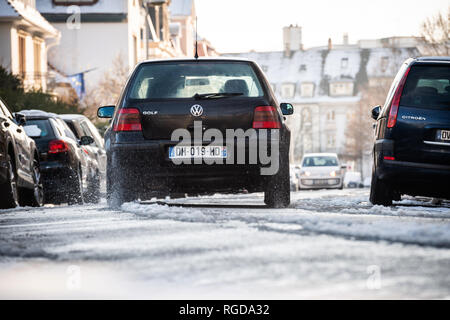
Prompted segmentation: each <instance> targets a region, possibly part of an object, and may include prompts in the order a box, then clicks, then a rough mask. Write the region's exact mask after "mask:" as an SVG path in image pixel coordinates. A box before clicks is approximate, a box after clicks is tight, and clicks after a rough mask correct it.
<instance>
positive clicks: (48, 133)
mask: <svg viewBox="0 0 450 320" xmlns="http://www.w3.org/2000/svg"><path fill="white" fill-rule="evenodd" d="M26 127H32V130H33V131H35V132H36V133H39V136H38V135H36V136H34V135H33V139H34V141H35V142H36V147H37V148H38V151H39V154H40V160H41V161H47V158H48V144H49V142H50V141H52V140H54V139H56V137H55V133H54V131H53V127H52V125H51V124H50V120H49V119H37V118H27V123H26ZM36 129H37V131H36Z"/></svg>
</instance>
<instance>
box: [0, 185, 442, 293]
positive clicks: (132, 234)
mask: <svg viewBox="0 0 450 320" xmlns="http://www.w3.org/2000/svg"><path fill="white" fill-rule="evenodd" d="M262 197H263V195H262V194H250V195H238V196H236V195H216V196H212V197H200V198H188V199H178V200H170V201H166V202H149V203H128V204H124V205H123V207H122V210H118V211H112V210H110V209H108V208H107V207H106V204H105V203H102V204H100V205H95V206H75V207H67V206H54V207H52V206H47V207H44V208H40V209H32V208H19V209H14V210H3V211H0V298H152V299H156V298H159V299H164V298H171V299H175V298H185V299H196V298H204V299H215V298H224V299H233V298H234V299H240V298H251V299H258V298H267V299H271V298H272V299H277V298H286V299H291V298H292V299H297V298H376V299H377V298H388V299H389V298H450V203H449V202H444V203H443V204H442V205H440V206H434V205H432V204H431V203H430V201H429V200H426V199H412V198H411V199H407V200H403V201H402V202H400V203H397V204H396V206H394V207H392V208H384V207H378V206H375V207H374V206H372V205H370V203H368V190H367V189H361V190H354V189H353V190H352V189H347V190H336V191H311V192H309V191H308V192H306V191H302V192H297V193H293V194H292V205H291V207H290V208H288V209H279V210H274V209H267V208H265V207H264V206H263V205H262Z"/></svg>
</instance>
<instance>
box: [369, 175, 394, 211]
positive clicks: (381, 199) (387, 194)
mask: <svg viewBox="0 0 450 320" xmlns="http://www.w3.org/2000/svg"><path fill="white" fill-rule="evenodd" d="M375 170H376V169H375V168H374V169H373V170H372V182H371V187H370V202H371V203H372V204H373V205H381V206H386V207H388V206H392V201H393V199H394V192H393V190H392V188H391V187H390V186H389V185H388V184H387V183H386V181H383V180H381V179H379V178H378V176H377V174H376V171H375Z"/></svg>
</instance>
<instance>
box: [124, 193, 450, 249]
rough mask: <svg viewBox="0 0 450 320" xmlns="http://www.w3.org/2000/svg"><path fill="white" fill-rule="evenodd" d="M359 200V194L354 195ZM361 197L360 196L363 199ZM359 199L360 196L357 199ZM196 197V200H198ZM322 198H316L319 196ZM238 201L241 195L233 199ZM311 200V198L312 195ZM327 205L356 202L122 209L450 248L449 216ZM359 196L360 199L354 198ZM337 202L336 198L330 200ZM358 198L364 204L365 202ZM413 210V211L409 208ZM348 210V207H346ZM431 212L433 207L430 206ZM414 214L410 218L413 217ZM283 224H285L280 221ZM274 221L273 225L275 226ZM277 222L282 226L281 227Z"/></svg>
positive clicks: (189, 219)
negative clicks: (294, 206) (306, 206)
mask: <svg viewBox="0 0 450 320" xmlns="http://www.w3.org/2000/svg"><path fill="white" fill-rule="evenodd" d="M356 198H358V199H360V198H359V197H356ZM361 199H362V198H361ZM361 199H360V200H361ZM201 200H202V199H199V202H200V203H198V205H201V202H202V201H201ZM323 200H324V199H322V200H320V199H314V201H323ZM237 201H239V200H237ZM311 201H313V200H311ZM325 201H326V202H328V206H329V208H333V207H334V206H335V205H336V203H338V204H339V205H340V206H341V208H342V205H343V204H344V202H345V201H354V202H353V204H352V205H349V208H347V209H339V210H338V211H334V212H333V210H326V207H325V205H322V206H321V204H320V202H319V203H316V205H315V206H316V208H317V207H320V206H321V207H322V209H323V210H315V211H312V210H311V209H314V206H313V207H312V208H310V209H309V210H302V209H292V208H291V209H276V210H275V209H267V208H263V207H256V208H255V209H253V208H251V209H249V208H232V209H228V210H223V209H222V208H220V207H219V208H217V209H216V208H213V209H211V208H201V207H199V208H195V209H193V208H190V207H188V206H186V207H182V206H183V205H182V204H180V205H181V207H179V206H168V205H161V204H139V203H135V202H134V203H126V204H124V205H123V206H122V210H123V211H125V212H129V213H134V214H136V215H138V216H141V217H147V218H150V219H168V220H174V221H181V222H195V223H199V222H200V223H215V224H218V225H230V223H233V222H241V223H245V224H247V226H248V227H251V228H257V229H259V230H260V231H262V232H264V231H265V232H280V233H289V234H293V233H294V234H295V233H298V235H302V236H307V235H314V234H323V235H329V236H340V237H345V238H350V239H358V240H369V241H374V240H375V241H379V240H381V241H389V242H400V243H404V244H417V245H426V246H435V247H450V219H444V218H439V217H432V218H431V217H429V216H426V217H421V216H414V215H416V214H417V213H418V212H419V211H420V209H419V208H409V207H406V208H403V209H395V208H392V209H391V208H385V207H380V206H369V205H368V204H367V203H365V202H364V201H363V202H364V204H360V205H358V204H356V203H355V199H353V200H349V199H348V198H347V199H346V200H345V199H342V198H341V199H334V200H333V199H328V200H325ZM358 201H359V200H358ZM334 202H336V203H334ZM363 202H362V203H363ZM410 209H414V210H417V212H414V210H413V211H412V212H413V213H412V214H411V210H410ZM426 209H427V210H431V209H436V210H439V209H441V210H442V212H439V211H436V212H435V213H434V214H437V215H444V213H445V212H447V213H446V214H447V216H449V217H450V209H449V208H426ZM345 211H348V212H345ZM431 211H433V210H431ZM411 215H413V216H412V217H408V216H411ZM283 225H286V228H283V227H282V226H283ZM274 226H276V227H274ZM280 226H281V227H280Z"/></svg>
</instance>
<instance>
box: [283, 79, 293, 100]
mask: <svg viewBox="0 0 450 320" xmlns="http://www.w3.org/2000/svg"><path fill="white" fill-rule="evenodd" d="M294 94H295V84H293V83H284V84H282V85H281V97H282V98H286V99H290V98H293V97H294Z"/></svg>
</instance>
